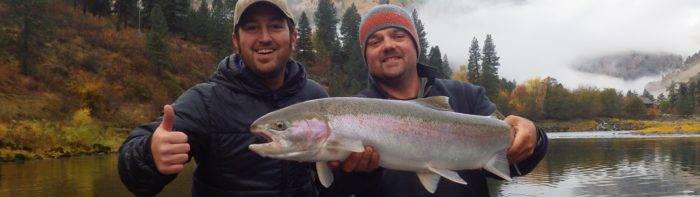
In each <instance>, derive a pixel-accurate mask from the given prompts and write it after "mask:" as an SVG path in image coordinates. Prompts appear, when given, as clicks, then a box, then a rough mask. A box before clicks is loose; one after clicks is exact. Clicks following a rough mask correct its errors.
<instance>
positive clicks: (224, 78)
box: [209, 54, 306, 100]
mask: <svg viewBox="0 0 700 197" xmlns="http://www.w3.org/2000/svg"><path fill="white" fill-rule="evenodd" d="M209 81H211V82H216V83H219V84H221V85H223V86H225V87H227V88H229V89H231V90H233V91H234V92H239V93H246V94H251V95H253V96H256V97H267V98H271V99H273V100H276V99H278V98H285V97H287V96H289V95H292V94H294V93H297V92H299V91H301V89H302V88H303V87H304V86H305V85H306V70H305V69H304V66H302V65H301V64H300V63H298V62H296V61H294V60H291V59H290V60H288V61H287V63H286V65H285V70H284V82H283V84H282V87H280V88H279V89H278V90H276V91H272V90H271V89H270V88H268V87H267V86H265V84H264V83H263V80H262V78H260V77H259V76H257V75H255V73H253V72H252V71H251V70H250V69H247V68H246V67H245V66H244V65H243V61H242V60H241V58H240V56H238V55H236V54H234V55H231V56H228V57H226V58H224V59H223V60H221V62H219V65H218V67H217V70H216V72H214V74H213V75H212V76H211V77H210V78H209Z"/></svg>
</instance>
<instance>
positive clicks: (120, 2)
mask: <svg viewBox="0 0 700 197" xmlns="http://www.w3.org/2000/svg"><path fill="white" fill-rule="evenodd" d="M137 3H138V0H116V1H115V3H114V9H115V12H116V13H117V30H119V29H120V28H121V27H122V26H123V27H127V26H128V25H129V21H130V20H132V18H134V17H135V16H136V15H137V14H138V6H137Z"/></svg>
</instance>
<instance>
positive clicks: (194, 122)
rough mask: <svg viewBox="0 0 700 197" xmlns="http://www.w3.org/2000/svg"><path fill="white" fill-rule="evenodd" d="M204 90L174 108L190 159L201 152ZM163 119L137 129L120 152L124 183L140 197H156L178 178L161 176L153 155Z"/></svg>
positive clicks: (190, 92) (191, 93) (187, 96)
mask: <svg viewBox="0 0 700 197" xmlns="http://www.w3.org/2000/svg"><path fill="white" fill-rule="evenodd" d="M202 90H203V88H201V87H197V86H195V87H194V88H192V89H190V90H188V91H186V92H185V93H184V94H183V95H181V96H180V97H179V98H178V99H177V100H176V101H175V102H174V103H173V104H172V106H173V109H174V110H175V123H174V125H173V129H174V130H175V131H181V132H184V133H185V134H186V135H187V137H188V143H189V144H190V147H191V148H190V153H189V154H190V157H192V156H195V158H196V155H197V152H201V147H202V146H201V145H200V144H203V143H205V142H203V141H204V140H206V138H205V137H203V136H204V135H203V133H202V132H204V131H205V129H204V128H206V126H207V125H208V123H207V121H208V119H207V118H206V115H207V114H208V113H206V107H205V105H204V104H205V102H204V100H205V99H206V97H205V96H204V93H205V92H203V91H202ZM161 121H162V116H161V117H158V118H157V119H156V120H155V121H154V122H151V123H149V124H145V125H142V126H140V127H137V128H136V129H134V130H133V131H132V132H131V133H130V134H129V136H128V137H127V138H126V140H125V141H124V143H123V144H122V146H121V147H120V148H119V161H118V169H119V176H120V178H121V181H122V183H124V185H125V186H126V187H127V188H128V189H129V191H131V192H132V193H134V194H135V195H137V196H153V195H155V194H157V193H158V192H160V191H161V190H162V189H163V187H165V185H166V184H168V183H169V182H171V181H172V180H173V179H175V177H176V176H177V175H176V174H173V175H164V174H161V173H160V172H158V170H157V168H156V166H155V163H154V161H153V156H152V154H151V148H150V146H151V136H152V135H153V132H154V131H155V130H156V128H157V127H158V126H159V125H160V122H161Z"/></svg>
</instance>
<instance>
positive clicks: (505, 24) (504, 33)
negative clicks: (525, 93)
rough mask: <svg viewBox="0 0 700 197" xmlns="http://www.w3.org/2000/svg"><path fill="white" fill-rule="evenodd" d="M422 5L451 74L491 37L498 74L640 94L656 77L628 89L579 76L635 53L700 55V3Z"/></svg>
mask: <svg viewBox="0 0 700 197" xmlns="http://www.w3.org/2000/svg"><path fill="white" fill-rule="evenodd" d="M422 2H423V3H420V4H419V5H417V9H418V11H419V18H420V19H421V20H423V24H424V25H425V28H426V32H427V33H428V41H429V43H430V45H431V46H434V45H439V46H440V50H441V51H442V52H443V53H447V56H448V58H449V60H450V64H451V65H452V67H453V70H456V69H458V66H459V65H460V64H466V61H467V52H468V49H469V44H470V42H471V40H472V38H473V37H477V39H478V40H479V42H480V43H479V45H480V47H482V48H483V41H484V39H485V37H486V34H492V36H493V38H494V43H495V44H496V51H497V53H498V55H499V56H500V57H501V59H500V63H501V67H500V69H499V74H500V75H501V76H503V77H506V78H508V79H515V80H517V81H518V82H522V81H525V80H527V79H530V78H533V77H546V76H552V77H554V78H556V79H557V80H559V81H560V82H562V83H563V84H564V85H565V86H567V87H569V88H576V87H579V86H581V85H586V86H596V87H614V88H617V89H620V90H628V89H633V90H637V91H638V92H639V91H641V90H642V89H643V87H644V85H645V84H646V83H647V82H648V81H651V80H657V79H660V76H659V77H644V78H641V79H638V80H636V81H628V82H625V81H623V80H621V79H616V78H612V77H606V76H601V75H593V74H585V73H580V72H577V71H574V70H573V69H571V68H570V65H571V64H572V63H574V62H575V61H576V60H578V59H581V58H589V57H595V56H599V55H605V54H610V53H618V52H622V51H629V50H636V51H641V52H669V53H674V54H679V55H682V56H683V57H687V56H689V55H691V54H693V53H695V52H697V51H700V0H427V1H422Z"/></svg>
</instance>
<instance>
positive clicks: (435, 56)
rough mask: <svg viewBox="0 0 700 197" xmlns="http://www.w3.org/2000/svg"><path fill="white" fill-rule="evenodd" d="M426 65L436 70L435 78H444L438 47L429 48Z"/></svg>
mask: <svg viewBox="0 0 700 197" xmlns="http://www.w3.org/2000/svg"><path fill="white" fill-rule="evenodd" d="M428 57H429V58H428V65H430V66H432V67H433V68H435V70H437V73H438V76H437V78H442V79H444V78H445V76H443V73H444V72H443V68H442V59H441V58H442V54H440V47H438V46H434V47H431V48H430V53H428Z"/></svg>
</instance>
